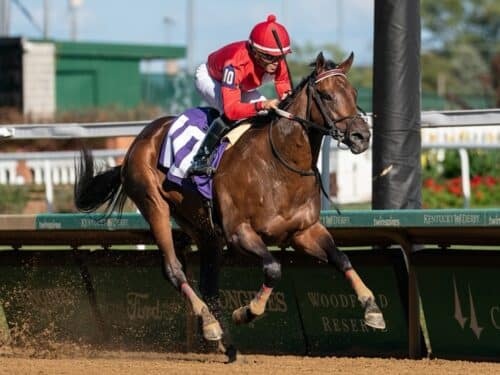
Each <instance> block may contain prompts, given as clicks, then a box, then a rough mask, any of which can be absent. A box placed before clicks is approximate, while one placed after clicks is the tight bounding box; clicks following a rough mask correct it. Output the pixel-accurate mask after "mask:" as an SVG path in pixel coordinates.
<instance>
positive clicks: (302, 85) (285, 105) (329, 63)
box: [279, 60, 338, 109]
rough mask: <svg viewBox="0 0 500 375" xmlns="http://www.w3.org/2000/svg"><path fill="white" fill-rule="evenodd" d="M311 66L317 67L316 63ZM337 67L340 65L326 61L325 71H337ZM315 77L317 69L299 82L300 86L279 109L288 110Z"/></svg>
mask: <svg viewBox="0 0 500 375" xmlns="http://www.w3.org/2000/svg"><path fill="white" fill-rule="evenodd" d="M309 66H311V67H313V66H316V62H312V63H310V64H309ZM337 66H338V65H337V64H336V63H335V62H334V61H332V60H326V61H325V69H326V70H329V69H335V68H336V67H337ZM315 75H316V69H313V71H312V72H311V73H309V75H307V76H306V77H304V78H302V80H301V81H300V82H299V84H298V85H297V86H295V88H294V89H293V90H292V93H291V94H290V95H288V96H287V97H286V98H285V99H284V100H282V101H281V102H280V105H279V108H280V109H286V108H287V107H288V106H289V105H290V103H291V102H292V101H293V100H294V99H295V97H296V96H297V94H298V93H299V92H300V91H301V90H302V89H303V88H304V86H305V85H306V84H307V83H308V82H309V81H310V80H311V79H313V78H314V77H315Z"/></svg>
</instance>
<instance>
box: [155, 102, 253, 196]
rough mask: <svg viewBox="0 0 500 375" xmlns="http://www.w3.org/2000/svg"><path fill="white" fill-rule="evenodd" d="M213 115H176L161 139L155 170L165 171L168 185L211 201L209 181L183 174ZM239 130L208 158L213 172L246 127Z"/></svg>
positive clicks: (202, 110) (193, 111)
mask: <svg viewBox="0 0 500 375" xmlns="http://www.w3.org/2000/svg"><path fill="white" fill-rule="evenodd" d="M214 115H216V114H215V113H214V110H213V109H211V108H208V107H195V108H190V109H188V110H186V111H185V112H183V113H182V114H180V115H179V116H178V117H177V119H176V120H175V121H174V122H173V123H172V125H171V127H170V129H169V131H168V133H167V135H166V136H165V139H164V141H163V144H162V147H161V150H160V156H159V159H158V164H159V166H161V167H163V168H165V169H167V170H168V171H167V179H168V180H169V181H172V182H173V183H175V184H177V185H179V186H182V187H185V188H191V189H195V190H197V191H199V193H200V194H201V195H202V196H203V197H205V198H207V199H212V197H213V192H212V178H211V177H209V176H205V175H200V176H192V177H187V176H186V174H187V171H188V169H189V167H190V166H191V163H192V161H193V157H194V155H196V152H197V151H198V149H199V148H200V145H201V142H202V141H203V138H204V137H205V134H206V132H207V130H208V126H209V124H210V123H211V122H212V120H213V119H214ZM243 126H244V128H241V126H238V127H236V128H235V129H233V130H232V131H231V132H230V133H229V134H228V135H226V136H225V137H224V138H223V140H222V141H221V143H220V145H219V146H218V147H217V149H216V151H215V152H214V155H213V157H212V163H211V165H212V167H213V168H215V169H216V168H217V167H218V166H219V163H220V160H221V158H222V155H223V153H224V151H225V150H226V149H227V148H228V147H230V146H231V144H234V143H235V142H236V141H237V140H238V138H239V137H240V136H241V135H242V134H243V132H244V131H246V130H247V129H248V128H249V127H250V124H246V126H245V125H243ZM240 128H241V129H240ZM242 130H244V131H242ZM235 134H236V135H235Z"/></svg>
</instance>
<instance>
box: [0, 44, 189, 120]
mask: <svg viewBox="0 0 500 375" xmlns="http://www.w3.org/2000/svg"><path fill="white" fill-rule="evenodd" d="M185 56H186V48H185V47H182V46H152V45H137V44H110V43H82V42H57V41H47V40H43V41H39V40H28V39H25V38H0V71H1V72H2V74H1V75H0V106H2V107H12V108H16V109H18V110H19V111H21V112H22V113H23V114H24V115H27V116H31V117H32V118H43V119H50V118H51V117H52V116H53V115H54V114H55V112H56V111H68V110H75V109H78V110H81V109H85V108H99V107H106V106H110V105H117V106H120V107H122V108H133V107H135V106H137V105H139V104H140V103H141V101H142V99H143V98H142V80H141V72H140V68H139V67H140V63H141V62H142V61H145V60H158V59H163V60H166V61H168V60H177V59H182V58H185Z"/></svg>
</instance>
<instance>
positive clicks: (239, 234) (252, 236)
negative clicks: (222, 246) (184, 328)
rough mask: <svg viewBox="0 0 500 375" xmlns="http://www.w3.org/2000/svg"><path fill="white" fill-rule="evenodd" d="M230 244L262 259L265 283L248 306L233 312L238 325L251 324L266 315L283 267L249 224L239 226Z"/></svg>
mask: <svg viewBox="0 0 500 375" xmlns="http://www.w3.org/2000/svg"><path fill="white" fill-rule="evenodd" d="M229 242H230V243H231V244H232V245H234V246H236V247H239V248H240V249H242V250H245V251H247V252H249V253H252V254H255V255H257V256H258V257H260V258H261V259H262V268H263V271H264V283H263V284H262V286H261V287H260V290H259V291H258V292H257V294H256V295H255V297H254V298H253V299H252V300H251V301H250V303H249V304H248V305H246V306H242V307H240V308H238V309H236V310H234V311H233V321H234V322H235V323H236V324H243V323H250V322H251V321H253V320H255V319H256V318H257V317H259V316H261V315H262V314H264V312H265V310H266V304H267V301H268V300H269V297H271V293H272V291H273V288H274V287H275V286H276V285H277V283H278V282H279V280H280V279H281V265H280V263H279V262H278V261H277V260H276V259H275V258H274V257H273V256H272V255H271V253H270V252H269V250H267V246H266V244H265V243H264V241H262V239H261V238H260V236H259V235H258V234H257V233H256V232H255V231H254V230H253V228H252V227H251V226H250V225H249V224H246V223H245V224H241V225H240V226H238V228H237V229H236V231H235V233H234V234H233V235H232V236H230V237H229Z"/></svg>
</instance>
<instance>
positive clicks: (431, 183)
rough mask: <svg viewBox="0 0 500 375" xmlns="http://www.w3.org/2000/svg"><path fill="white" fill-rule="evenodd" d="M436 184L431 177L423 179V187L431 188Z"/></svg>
mask: <svg viewBox="0 0 500 375" xmlns="http://www.w3.org/2000/svg"><path fill="white" fill-rule="evenodd" d="M435 185H436V181H435V180H434V179H432V178H427V179H426V180H425V181H424V187H426V188H432V187H434V186H435Z"/></svg>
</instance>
